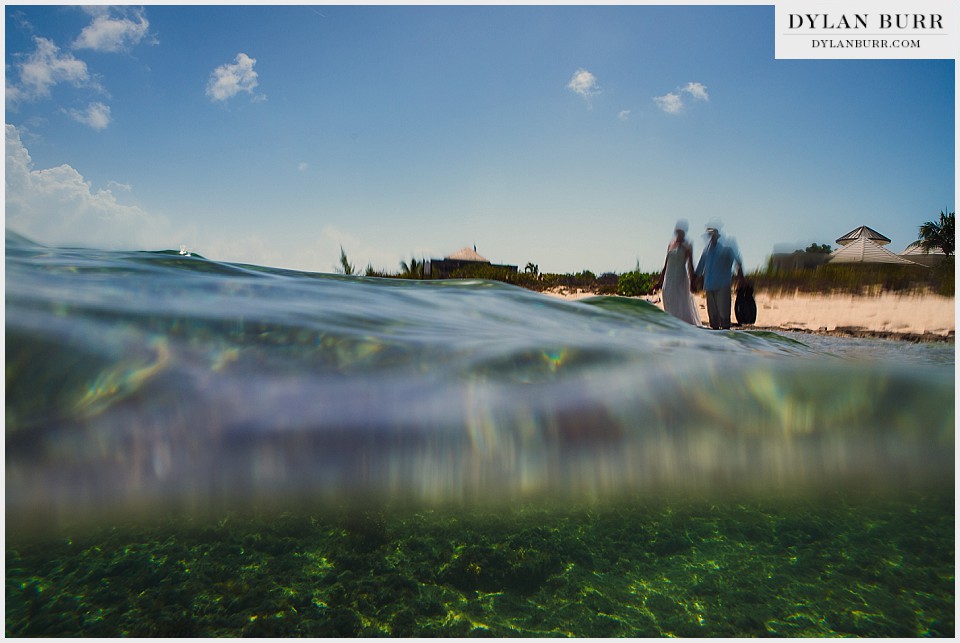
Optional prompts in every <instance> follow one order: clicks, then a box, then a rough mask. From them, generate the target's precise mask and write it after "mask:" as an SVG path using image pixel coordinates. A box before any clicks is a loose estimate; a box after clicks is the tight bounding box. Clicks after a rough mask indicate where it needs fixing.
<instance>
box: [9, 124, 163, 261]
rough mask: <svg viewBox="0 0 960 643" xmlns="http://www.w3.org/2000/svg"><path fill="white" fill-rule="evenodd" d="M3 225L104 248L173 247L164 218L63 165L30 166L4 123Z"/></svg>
mask: <svg viewBox="0 0 960 643" xmlns="http://www.w3.org/2000/svg"><path fill="white" fill-rule="evenodd" d="M5 129H6V176H5V188H6V191H5V195H4V196H5V207H6V225H7V227H9V228H10V229H12V230H14V231H16V232H18V233H20V234H22V235H25V236H27V237H29V238H31V239H33V240H34V241H37V242H39V243H44V244H52V245H81V246H89V247H95V248H104V249H114V248H117V249H119V248H123V249H140V248H143V249H159V248H162V247H167V248H173V247H176V245H175V243H173V241H176V240H175V239H173V236H172V234H171V233H170V230H169V226H168V224H167V222H166V221H164V220H162V219H161V218H159V217H155V216H152V215H150V214H149V213H147V212H146V211H145V210H143V209H142V208H140V207H137V206H130V205H124V204H122V203H120V202H118V201H117V199H116V197H115V196H114V194H113V192H111V191H110V190H109V189H106V190H97V191H93V190H92V189H91V185H90V183H89V182H87V181H85V180H84V178H83V176H82V175H81V174H80V173H79V172H77V170H75V169H74V168H73V167H71V166H69V165H66V164H64V165H60V166H58V167H53V168H48V169H42V170H36V169H34V168H33V160H32V159H31V158H30V153H29V151H27V148H26V147H24V145H23V143H22V141H21V140H20V132H19V131H18V130H17V128H16V127H14V126H13V125H10V124H6V126H5Z"/></svg>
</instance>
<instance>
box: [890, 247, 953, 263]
mask: <svg viewBox="0 0 960 643" xmlns="http://www.w3.org/2000/svg"><path fill="white" fill-rule="evenodd" d="M900 256H901V257H903V258H904V259H909V260H910V261H912V262H913V263H919V264H920V265H923V266H935V265H937V264H938V263H940V262H941V261H943V260H944V259H946V258H947V255H945V254H944V253H943V250H941V249H940V248H936V249H934V250H924V249H923V248H921V247H920V246H907V248H906V249H905V250H904V251H903V252H901V253H900Z"/></svg>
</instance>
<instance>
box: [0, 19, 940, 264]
mask: <svg viewBox="0 0 960 643" xmlns="http://www.w3.org/2000/svg"><path fill="white" fill-rule="evenodd" d="M5 15H6V41H5V42H6V65H5V70H6V121H5V122H6V140H7V144H6V150H7V162H6V223H7V227H8V228H10V229H13V230H15V231H18V232H20V233H22V234H26V235H27V236H30V237H32V238H34V239H35V240H37V241H40V242H43V243H50V244H77V245H87V246H99V247H107V248H130V249H133V248H136V249H140V248H147V249H166V248H178V247H179V246H180V245H181V244H184V245H186V246H187V247H188V248H189V249H191V250H193V251H195V252H198V253H200V254H203V255H205V256H207V257H210V258H213V259H219V260H224V261H240V262H247V263H256V264H264V265H271V266H278V267H288V268H298V269H305V270H316V271H321V272H330V271H332V270H333V268H334V267H335V265H336V264H337V259H338V257H339V252H340V247H341V246H342V247H343V248H344V250H345V251H346V252H347V254H348V256H349V257H350V259H351V260H352V261H353V262H354V263H356V264H358V265H359V266H366V265H367V264H368V263H369V264H372V265H373V266H374V267H376V268H382V269H388V270H395V269H397V268H398V266H399V262H400V261H401V260H406V259H409V258H411V257H417V258H431V257H441V256H444V255H446V254H449V253H451V252H454V251H456V250H458V249H460V248H462V247H464V246H473V245H476V246H477V249H478V251H479V252H480V254H482V255H484V256H486V257H487V258H489V259H491V260H493V261H494V262H500V263H511V264H518V265H519V266H521V268H522V267H523V266H525V265H526V264H527V262H533V263H536V264H538V265H539V267H540V269H541V270H542V271H545V272H576V271H580V270H584V269H589V270H592V271H594V272H597V273H601V272H606V271H614V272H624V271H627V270H630V269H632V268H633V267H634V266H635V265H636V263H637V262H638V261H639V263H640V265H641V267H642V268H643V269H644V270H651V271H652V270H659V268H660V267H661V266H662V264H663V257H664V252H665V249H666V245H667V243H668V242H669V240H670V237H671V234H672V230H673V226H674V222H675V221H676V220H677V219H678V218H686V219H687V220H689V222H690V226H691V232H692V233H693V241H694V251H695V253H697V254H699V251H700V247H701V246H702V239H701V237H700V232H701V231H702V229H703V227H704V225H705V224H706V223H707V221H708V220H709V219H711V218H713V217H719V218H720V219H721V220H722V221H723V222H724V224H725V230H726V232H727V233H728V234H730V235H732V236H734V237H736V239H737V240H738V241H739V245H740V247H741V251H742V253H743V256H744V260H745V263H746V264H747V266H748V268H753V267H759V266H761V265H762V264H763V263H764V262H765V260H766V258H767V257H768V256H769V255H770V254H771V253H772V252H773V250H774V247H775V246H777V245H778V244H791V246H792V247H799V246H805V245H808V244H809V243H812V242H816V243H828V244H833V242H834V240H835V239H836V238H837V237H839V236H841V235H842V234H844V233H846V232H848V231H849V230H851V229H853V228H856V227H857V226H860V225H869V226H871V227H873V228H875V229H876V230H878V231H880V232H882V233H883V234H885V235H886V236H888V237H890V238H891V239H892V244H891V246H890V247H891V249H893V250H894V251H900V250H902V249H903V248H904V247H905V246H906V245H907V244H908V243H910V242H911V241H914V240H915V239H916V234H917V228H918V227H919V225H920V224H921V223H923V222H924V221H927V220H930V219H935V218H936V217H937V216H938V214H939V212H940V211H941V210H944V209H948V210H949V211H953V210H954V198H955V197H954V194H955V177H956V168H955V152H956V142H955V114H956V100H955V68H954V66H955V61H953V60H876V61H867V60H864V61H856V60H854V61H840V60H823V61H816V60H775V59H774V37H775V34H774V26H773V23H774V8H773V6H772V5H771V6H750V5H746V6H681V5H676V6H609V7H577V6H528V7H518V6H476V7H467V6H377V7H364V6H284V7H276V6H208V7H192V6H150V5H148V6H145V7H131V6H126V7H119V8H110V7H95V8H89V7H88V8H85V9H84V8H80V7H66V6H16V5H14V6H11V5H7V6H6V7H5Z"/></svg>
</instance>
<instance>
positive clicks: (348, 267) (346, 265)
mask: <svg viewBox="0 0 960 643" xmlns="http://www.w3.org/2000/svg"><path fill="white" fill-rule="evenodd" d="M337 272H339V273H341V274H344V275H352V274H353V273H354V267H353V264H352V263H350V262H349V261H348V260H347V253H346V252H344V251H343V246H340V267H339V268H337Z"/></svg>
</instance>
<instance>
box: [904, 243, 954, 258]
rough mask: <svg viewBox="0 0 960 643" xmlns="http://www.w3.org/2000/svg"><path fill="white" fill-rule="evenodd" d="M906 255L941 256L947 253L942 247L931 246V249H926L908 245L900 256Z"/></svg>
mask: <svg viewBox="0 0 960 643" xmlns="http://www.w3.org/2000/svg"><path fill="white" fill-rule="evenodd" d="M905 255H921V256H922V255H941V256H946V255H944V254H943V250H941V249H940V248H931V249H930V250H925V249H923V248H921V247H920V246H907V249H906V250H904V251H903V252H901V253H900V256H901V257H903V256H905Z"/></svg>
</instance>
